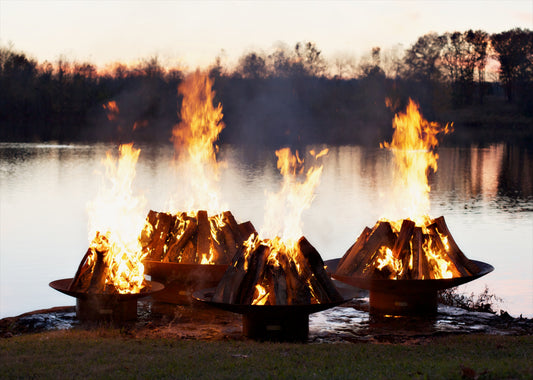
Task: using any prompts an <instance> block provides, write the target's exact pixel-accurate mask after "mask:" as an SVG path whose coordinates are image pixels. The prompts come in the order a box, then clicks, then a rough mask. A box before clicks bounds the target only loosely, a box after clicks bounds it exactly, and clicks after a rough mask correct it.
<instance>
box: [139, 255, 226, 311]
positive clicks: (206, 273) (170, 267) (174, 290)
mask: <svg viewBox="0 0 533 380" xmlns="http://www.w3.org/2000/svg"><path fill="white" fill-rule="evenodd" d="M226 269H228V264H179V263H163V262H161V261H145V262H144V272H145V273H146V274H147V275H149V276H150V277H151V279H152V281H157V282H160V283H162V284H164V285H165V289H164V290H162V291H160V292H157V293H156V294H154V295H153V296H152V298H153V299H155V300H156V301H158V302H165V303H172V304H179V305H183V304H190V303H191V302H192V293H193V292H194V291H196V290H199V289H205V288H212V287H216V286H217V285H218V283H219V281H220V279H221V278H222V276H223V275H224V273H225V272H226Z"/></svg>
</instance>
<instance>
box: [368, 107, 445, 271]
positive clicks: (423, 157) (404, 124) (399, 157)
mask: <svg viewBox="0 0 533 380" xmlns="http://www.w3.org/2000/svg"><path fill="white" fill-rule="evenodd" d="M393 128H394V129H395V131H394V135H393V138H392V142H391V143H387V142H384V143H382V144H380V146H381V148H387V149H389V150H391V151H392V153H393V156H394V164H395V169H396V170H395V171H394V178H393V189H392V190H393V192H394V195H393V196H392V197H391V198H392V201H393V205H392V206H391V209H390V210H389V212H390V213H391V214H401V215H398V216H397V217H402V218H407V219H410V220H412V221H414V222H415V224H416V225H417V226H420V227H422V230H423V233H424V234H429V231H428V228H427V226H428V225H429V224H430V223H431V219H430V217H429V211H430V199H429V193H430V190H431V189H430V186H429V183H428V174H429V172H430V170H432V171H433V172H436V171H437V160H438V158H439V156H438V154H437V153H436V152H435V151H434V150H435V148H436V147H437V145H438V139H437V137H438V135H439V134H447V133H450V132H451V131H452V130H453V125H452V124H446V125H444V126H441V125H439V124H438V123H436V122H428V121H427V120H425V119H424V118H423V117H422V115H421V114H420V112H419V107H418V105H417V104H416V103H415V102H414V101H413V100H411V99H409V104H408V105H407V109H406V111H405V113H403V112H400V113H398V114H396V115H395V116H394V120H393ZM395 219H396V218H395ZM383 220H386V221H389V222H390V223H391V226H392V227H393V230H394V231H395V232H396V233H398V232H399V230H400V227H401V224H402V220H401V219H400V220H396V221H394V220H389V219H387V218H383ZM441 238H442V240H443V243H444V245H445V246H446V249H448V248H447V239H446V238H445V237H443V236H441ZM424 252H425V253H426V256H427V259H428V261H429V263H430V265H431V266H432V268H433V271H432V273H434V275H435V278H450V277H452V276H453V274H452V272H451V271H450V268H449V266H450V263H449V262H448V261H447V260H445V259H443V258H442V257H443V255H442V253H441V252H439V249H438V248H437V247H434V245H433V244H432V242H431V239H429V240H428V241H426V242H425V244H424ZM378 263H379V266H378V268H379V269H381V268H383V267H385V266H388V267H389V268H390V269H391V272H392V273H393V275H392V276H393V277H394V278H396V277H397V276H400V275H401V274H402V273H403V271H404V270H405V269H406V268H404V267H403V263H401V262H398V260H396V259H395V258H394V256H393V255H392V252H391V250H390V249H388V248H386V247H382V248H381V250H380V259H378ZM410 265H412V263H410Z"/></svg>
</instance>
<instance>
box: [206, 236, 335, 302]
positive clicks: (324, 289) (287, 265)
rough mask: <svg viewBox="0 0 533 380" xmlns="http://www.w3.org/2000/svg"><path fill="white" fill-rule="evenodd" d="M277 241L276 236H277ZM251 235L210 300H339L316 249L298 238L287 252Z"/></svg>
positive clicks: (234, 258)
mask: <svg viewBox="0 0 533 380" xmlns="http://www.w3.org/2000/svg"><path fill="white" fill-rule="evenodd" d="M278 242H279V239H278ZM271 243H272V242H271V241H269V240H260V239H258V238H257V237H256V236H255V239H254V237H252V238H250V239H249V240H248V241H247V243H246V245H245V247H244V248H243V249H240V250H239V251H238V252H237V254H236V255H235V256H234V257H233V260H232V262H231V265H230V266H229V267H228V269H227V271H226V272H225V273H224V276H223V277H222V279H221V281H220V282H219V284H218V287H217V288H216V291H215V294H214V295H213V298H212V301H214V302H219V303H230V304H241V305H307V304H312V303H329V302H337V301H341V300H342V297H341V295H340V294H339V292H338V290H337V288H336V287H335V285H334V284H333V283H332V282H331V279H330V278H329V276H328V274H327V272H326V270H325V269H324V262H323V261H322V258H321V257H320V254H319V253H318V252H317V251H316V249H315V248H314V247H313V246H312V245H311V244H310V243H309V242H308V241H307V239H305V238H304V237H301V238H300V239H299V240H298V242H297V244H296V245H295V247H294V248H293V249H292V250H291V252H290V253H288V252H287V251H288V249H286V248H285V246H284V245H281V247H283V248H282V249H280V248H273V246H274V245H273V244H271ZM276 246H278V247H280V245H278V244H276Z"/></svg>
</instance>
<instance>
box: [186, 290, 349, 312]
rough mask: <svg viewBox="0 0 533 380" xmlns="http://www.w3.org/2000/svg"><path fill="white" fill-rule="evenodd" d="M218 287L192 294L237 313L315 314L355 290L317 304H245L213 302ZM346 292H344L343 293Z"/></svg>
mask: <svg viewBox="0 0 533 380" xmlns="http://www.w3.org/2000/svg"><path fill="white" fill-rule="evenodd" d="M215 290H216V288H207V289H201V290H197V291H195V292H194V293H193V294H192V297H193V299H195V300H196V301H199V302H202V303H205V304H208V305H211V306H215V307H217V308H219V309H222V310H226V311H231V312H233V313H237V314H243V315H250V314H265V315H266V314H276V315H289V314H307V315H309V314H313V313H317V312H319V311H324V310H327V309H330V308H332V307H335V306H339V305H342V304H343V303H346V302H348V301H350V300H351V299H353V298H354V295H353V294H352V293H353V290H347V291H342V289H339V288H338V290H339V292H341V296H342V297H343V299H342V300H340V301H336V302H328V303H322V304H321V303H317V304H305V305H244V304H232V303H224V302H213V301H211V298H212V297H213V294H214V293H215ZM343 293H344V294H343Z"/></svg>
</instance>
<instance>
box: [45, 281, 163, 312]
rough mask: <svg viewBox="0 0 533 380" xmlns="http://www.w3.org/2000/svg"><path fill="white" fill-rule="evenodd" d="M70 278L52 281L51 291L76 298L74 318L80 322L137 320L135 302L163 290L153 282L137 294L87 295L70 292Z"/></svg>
mask: <svg viewBox="0 0 533 380" xmlns="http://www.w3.org/2000/svg"><path fill="white" fill-rule="evenodd" d="M72 280H73V279H72V278H65V279H62V280H56V281H52V282H51V283H50V284H49V285H50V287H52V288H53V289H55V290H57V291H59V292H61V293H64V294H66V295H69V296H71V297H75V298H76V316H77V317H78V319H79V320H81V321H103V320H105V321H113V322H126V321H134V320H136V319H137V300H138V299H139V298H143V297H147V296H150V295H153V294H156V293H157V292H159V291H161V290H163V289H164V285H163V284H160V283H158V282H155V281H146V286H145V288H144V289H143V290H141V291H140V292H138V293H125V294H120V293H114V294H110V293H88V292H80V291H75V290H70V285H71V283H72Z"/></svg>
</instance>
